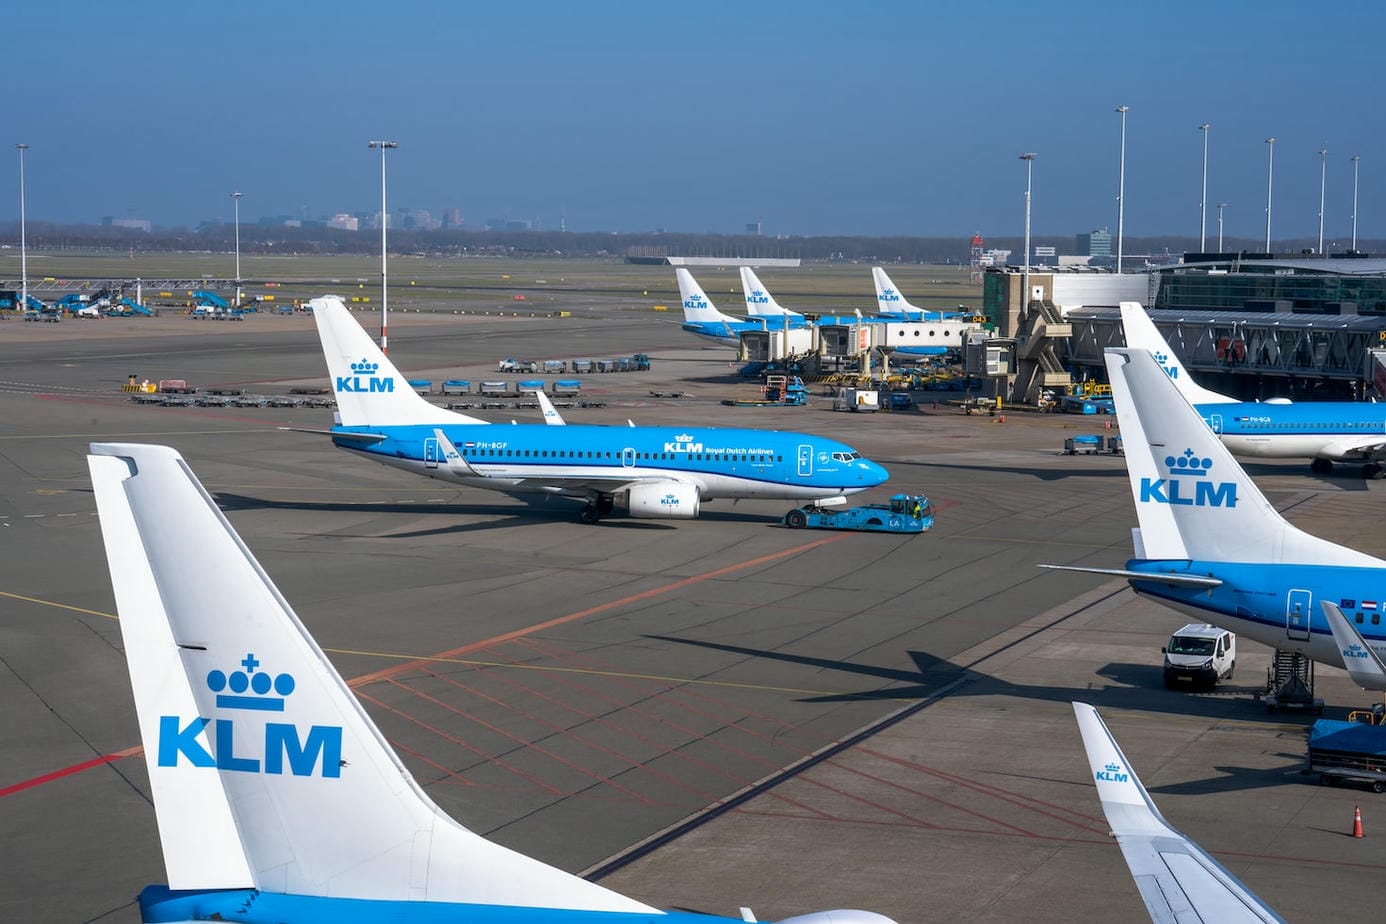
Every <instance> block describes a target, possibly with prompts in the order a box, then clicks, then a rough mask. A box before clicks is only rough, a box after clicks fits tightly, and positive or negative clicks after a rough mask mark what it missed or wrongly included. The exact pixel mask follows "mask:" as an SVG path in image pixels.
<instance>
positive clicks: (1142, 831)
mask: <svg viewBox="0 0 1386 924" xmlns="http://www.w3.org/2000/svg"><path fill="white" fill-rule="evenodd" d="M1073 714H1074V716H1075V717H1076V718H1077V719H1078V730H1079V731H1080V732H1081V733H1082V735H1083V749H1084V750H1085V751H1086V752H1087V756H1088V770H1089V772H1090V773H1091V774H1092V777H1093V782H1094V783H1096V785H1097V798H1098V799H1099V800H1100V801H1101V802H1102V813H1103V814H1104V815H1106V816H1107V823H1108V824H1109V825H1111V827H1112V835H1113V836H1114V837H1115V838H1116V839H1117V843H1118V844H1119V845H1120V846H1121V853H1122V856H1123V857H1124V858H1125V859H1126V865H1127V867H1128V868H1129V869H1130V870H1131V875H1132V877H1133V878H1134V879H1135V880H1136V888H1137V889H1138V890H1139V891H1140V893H1141V898H1142V899H1143V900H1144V901H1145V907H1146V911H1147V912H1149V914H1150V919H1151V920H1152V921H1175V920H1179V921H1184V920H1189V921H1247V922H1258V921H1259V922H1267V924H1271V922H1277V921H1279V922H1282V924H1283V920H1284V919H1283V918H1281V917H1280V915H1278V914H1276V913H1275V912H1274V911H1273V910H1272V909H1271V908H1270V907H1269V906H1268V905H1266V903H1265V902H1263V901H1262V900H1261V899H1260V898H1259V897H1257V895H1256V894H1255V893H1254V892H1252V891H1251V890H1250V889H1248V888H1247V887H1246V886H1245V885H1243V884H1242V882H1241V881H1240V880H1239V879H1237V877H1236V876H1233V875H1232V874H1231V873H1230V872H1228V871H1227V870H1226V869H1225V868H1224V867H1223V865H1222V864H1221V863H1219V862H1218V861H1217V860H1214V859H1213V858H1212V857H1210V856H1209V855H1208V854H1207V853H1206V852H1204V850H1203V849H1202V848H1201V847H1199V846H1198V845H1197V844H1195V843H1194V842H1193V841H1192V840H1190V839H1189V838H1188V837H1187V836H1185V835H1183V834H1181V833H1179V831H1177V830H1175V828H1174V827H1173V826H1172V825H1171V824H1170V823H1169V822H1168V821H1166V820H1165V818H1164V816H1163V815H1161V814H1160V810H1159V809H1158V808H1156V807H1155V802H1154V801H1153V800H1152V799H1151V798H1150V793H1148V792H1146V789H1145V787H1144V786H1142V785H1141V781H1140V778H1139V777H1138V776H1136V769H1135V768H1134V767H1132V766H1131V762H1130V761H1128V760H1127V759H1126V755H1125V754H1123V753H1122V750H1121V747H1120V746H1119V745H1118V744H1117V743H1116V739H1115V738H1113V737H1112V733H1111V732H1110V731H1108V729H1107V725H1106V723H1104V722H1103V721H1102V717H1101V716H1100V715H1098V714H1097V710H1096V709H1094V708H1093V707H1092V706H1089V705H1088V704H1087V703H1074V704H1073Z"/></svg>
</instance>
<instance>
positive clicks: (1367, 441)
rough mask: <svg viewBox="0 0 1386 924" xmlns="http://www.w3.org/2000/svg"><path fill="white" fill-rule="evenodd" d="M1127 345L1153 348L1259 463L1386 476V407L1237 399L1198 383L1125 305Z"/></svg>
mask: <svg viewBox="0 0 1386 924" xmlns="http://www.w3.org/2000/svg"><path fill="white" fill-rule="evenodd" d="M1121 325H1122V328H1123V329H1124V331H1125V334H1126V345H1127V346H1128V347H1133V348H1136V349H1142V350H1149V351H1150V352H1151V353H1153V354H1154V355H1155V358H1156V361H1157V362H1159V363H1160V365H1161V366H1163V367H1164V370H1165V372H1166V374H1168V375H1169V377H1170V380H1171V381H1173V382H1174V384H1175V385H1176V386H1177V387H1178V389H1179V391H1180V392H1181V393H1182V394H1183V395H1184V397H1185V398H1186V399H1187V400H1188V401H1189V402H1190V403H1191V404H1193V405H1194V407H1195V408H1197V409H1198V413H1199V414H1200V415H1201V416H1202V417H1203V419H1204V420H1205V421H1207V422H1208V426H1210V427H1212V429H1213V432H1215V433H1217V434H1218V435H1219V436H1220V437H1221V438H1222V442H1223V444H1224V445H1225V446H1227V448H1228V449H1230V450H1232V452H1233V453H1235V454H1236V455H1239V456H1244V457H1250V458H1257V459H1302V458H1304V457H1306V456H1308V457H1309V458H1310V459H1312V462H1311V463H1310V468H1311V469H1312V470H1313V471H1315V472H1318V473H1320V474H1325V473H1327V472H1331V471H1332V470H1333V463H1334V462H1361V463H1365V465H1364V467H1363V470H1362V474H1363V475H1364V476H1366V477H1367V478H1382V477H1386V468H1383V467H1382V464H1381V462H1382V460H1383V458H1386V404H1378V403H1376V402H1367V401H1304V402H1299V403H1291V402H1289V401H1286V400H1280V399H1273V400H1270V401H1258V402H1250V401H1238V400H1237V399H1236V398H1231V397H1228V396H1227V395H1221V394H1218V393H1217V392H1215V391H1209V390H1208V389H1206V388H1203V387H1201V386H1199V385H1197V384H1196V383H1195V382H1194V381H1193V379H1192V378H1191V377H1190V376H1189V370H1188V369H1186V368H1185V367H1184V364H1183V363H1181V362H1180V361H1179V357H1177V356H1176V355H1175V354H1174V351H1173V350H1172V349H1171V348H1170V345H1169V342H1168V341H1166V340H1165V338H1164V336H1163V335H1161V334H1160V331H1159V329H1158V328H1156V327H1155V323H1154V322H1153V321H1152V320H1151V319H1150V315H1148V314H1147V313H1146V311H1145V309H1144V308H1142V307H1141V306H1140V305H1139V304H1137V303H1136V302H1122V303H1121Z"/></svg>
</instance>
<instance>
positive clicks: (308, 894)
mask: <svg viewBox="0 0 1386 924" xmlns="http://www.w3.org/2000/svg"><path fill="white" fill-rule="evenodd" d="M90 452H91V454H90V455H88V457H87V462H88V466H89V468H90V470H91V477H92V486H93V488H94V491H95V496H96V505H97V513H98V515H99V517H100V523H101V535H102V540H103V542H104V544H105V547H106V558H107V562H108V564H109V566H110V572H111V584H112V585H113V588H114V591H115V599H116V608H117V610H118V612H119V615H120V632H121V638H122V640H123V642H124V647H125V656H126V661H127V665H128V667H129V672H130V685H131V688H132V690H133V693H134V700H135V712H136V715H137V717H138V720H139V726H140V737H141V739H142V741H143V743H144V755H145V764H146V766H147V767H148V771H149V786H150V792H151V794H152V796H153V801H154V814H155V818H156V820H157V822H158V829H159V841H160V845H161V847H162V849H163V856H164V868H165V872H166V873H167V875H168V882H167V884H165V885H151V886H147V887H146V888H145V889H144V890H142V891H141V893H140V896H139V904H140V915H141V918H142V920H144V921H146V922H155V921H168V922H182V921H195V920H196V921H239V922H245V924H279V922H283V921H288V920H294V921H333V922H342V924H347V922H375V921H398V922H405V921H408V922H416V924H441V922H443V921H453V922H456V921H468V922H472V924H659V922H667V924H709V922H723V924H730V922H732V921H737V920H741V919H729V918H718V917H711V916H705V915H701V914H693V913H689V912H664V911H660V910H658V909H656V908H653V907H651V906H649V905H646V904H644V903H643V902H639V901H636V900H634V899H631V898H628V897H626V896H624V895H621V894H620V893H617V892H614V891H611V890H610V889H607V888H605V887H603V886H600V885H597V884H596V883H593V882H588V881H587V880H585V879H582V878H579V877H578V876H574V875H572V874H570V873H567V872H565V871H563V870H560V869H557V868H555V867H552V866H549V865H547V864H545V863H543V862H540V861H539V860H535V859H533V858H531V857H528V856H525V855H524V854H521V853H518V852H516V851H513V850H510V849H509V848H506V847H502V846H500V845H498V844H495V843H492V842H491V841H488V840H486V839H484V838H483V837H481V836H480V835H478V834H476V833H474V832H472V831H470V830H468V829H467V828H465V827H463V826H462V825H461V824H459V823H458V822H457V821H455V820H454V819H452V818H451V817H449V816H448V815H446V814H445V813H444V812H443V811H442V809H440V808H439V807H438V806H437V805H436V804H435V803H434V802H433V800H432V799H430V798H429V797H428V795H427V794H426V793H425V792H424V791H423V789H422V788H421V787H420V786H419V784H418V782H417V781H416V780H415V779H414V778H413V776H411V775H410V773H409V771H408V770H407V769H406V768H405V766H404V764H403V763H401V761H400V759H399V756H398V755H397V754H396V753H395V751H394V749H393V748H391V747H390V745H389V743H388V742H387V741H386V739H385V736H384V735H383V734H382V733H381V731H380V729H379V728H377V727H376V725H375V723H374V722H373V721H372V720H371V718H370V716H369V715H368V714H367V713H366V710H365V709H364V708H363V707H362V706H361V703H360V701H359V700H357V699H356V697H355V696H354V695H352V692H351V689H350V688H349V687H348V686H347V684H346V682H345V681H344V680H343V679H342V677H341V675H340V674H338V673H337V671H336V669H335V668H334V667H333V666H332V663H331V662H330V661H329V660H328V659H327V657H326V655H324V654H323V651H322V649H321V648H319V647H318V644H317V642H315V641H314V640H313V638H312V636H311V635H309V633H308V630H307V628H305V627H304V625H303V623H302V622H301V621H300V620H299V618H298V616H297V615H296V614H295V613H294V611H293V608H292V607H291V606H290V605H289V602H288V601H287V600H285V599H284V597H283V595H282V594H281V593H280V592H279V589H278V588H277V587H275V585H274V583H273V581H271V580H270V577H269V575H268V574H266V572H265V570H264V569H263V568H262V567H261V566H260V564H259V562H257V561H256V560H255V557H254V555H253V554H251V551H250V549H248V548H247V547H246V545H245V543H244V541H242V539H241V537H240V536H238V535H237V534H236V531H235V530H234V529H233V528H232V527H231V524H230V523H229V522H228V521H227V519H226V517H225V516H223V515H222V513H221V511H220V510H219V509H218V508H217V505H216V501H214V500H213V499H212V497H211V495H209V494H208V493H207V490H206V489H205V488H204V487H203V486H202V484H201V483H200V482H199V481H198V480H197V477H196V475H194V474H193V472H192V470H191V469H190V468H189V467H188V465H187V463H186V462H184V460H183V458H182V457H181V456H180V455H179V454H178V453H177V452H175V451H174V450H173V449H170V448H169V447H167V446H148V445H138V444H119V443H110V444H99V443H98V444H93V445H92V446H91V450H90ZM193 548H195V549H199V550H201V551H202V552H204V553H206V560H208V561H214V562H216V566H215V567H210V568H189V567H188V563H187V554H186V553H187V550H188V549H193ZM744 919H748V920H752V919H753V918H752V916H751V915H750V913H749V912H746V913H745V915H744ZM781 924H893V922H891V920H890V919H889V918H887V917H884V916H883V915H880V914H875V913H873V912H868V911H826V912H815V913H810V914H806V915H800V916H796V917H791V918H788V919H786V920H785V921H783V922H781Z"/></svg>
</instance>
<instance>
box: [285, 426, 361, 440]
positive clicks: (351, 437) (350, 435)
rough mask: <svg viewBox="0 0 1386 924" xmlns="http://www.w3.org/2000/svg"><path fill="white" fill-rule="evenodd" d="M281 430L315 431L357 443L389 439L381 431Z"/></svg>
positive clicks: (296, 430)
mask: <svg viewBox="0 0 1386 924" xmlns="http://www.w3.org/2000/svg"><path fill="white" fill-rule="evenodd" d="M279 429H280V430H287V431H288V432H290V433H313V434H316V435H318V436H330V437H332V438H333V439H337V440H351V441H352V442H355V443H379V442H381V441H382V440H385V439H388V437H386V436H384V435H383V434H380V433H345V432H343V431H341V430H314V429H313V428H312V427H280V428H279Z"/></svg>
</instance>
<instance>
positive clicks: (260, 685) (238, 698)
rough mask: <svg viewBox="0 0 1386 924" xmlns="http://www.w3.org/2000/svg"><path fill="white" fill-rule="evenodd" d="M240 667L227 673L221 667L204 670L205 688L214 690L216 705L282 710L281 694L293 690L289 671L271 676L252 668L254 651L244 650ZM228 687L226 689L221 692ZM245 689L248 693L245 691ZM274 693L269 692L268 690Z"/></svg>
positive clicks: (255, 662) (257, 661) (282, 699)
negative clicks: (239, 669) (205, 673)
mask: <svg viewBox="0 0 1386 924" xmlns="http://www.w3.org/2000/svg"><path fill="white" fill-rule="evenodd" d="M241 666H242V667H244V668H245V670H243V671H234V672H233V673H231V674H230V675H229V676H228V675H227V674H226V673H225V672H223V671H217V670H214V671H209V672H208V673H207V688H208V689H209V690H211V691H212V692H213V693H215V694H217V705H218V706H219V707H221V708H223V709H253V710H256V711H259V712H283V711H284V697H286V696H288V695H289V694H291V693H293V691H294V676H293V674H280V675H278V676H276V677H271V676H270V675H269V674H266V673H259V674H257V673H256V672H255V668H257V667H259V666H260V661H259V660H258V659H257V658H256V657H255V655H253V654H250V653H249V652H247V653H246V656H245V658H244V659H243V660H242V661H241ZM223 690H230V691H231V692H230V693H223V692H222V691H223ZM247 691H249V692H250V694H252V695H248V696H247V695H245V694H246V692H247ZM271 692H274V693H278V694H279V695H278V696H271V695H270V693H271Z"/></svg>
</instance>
